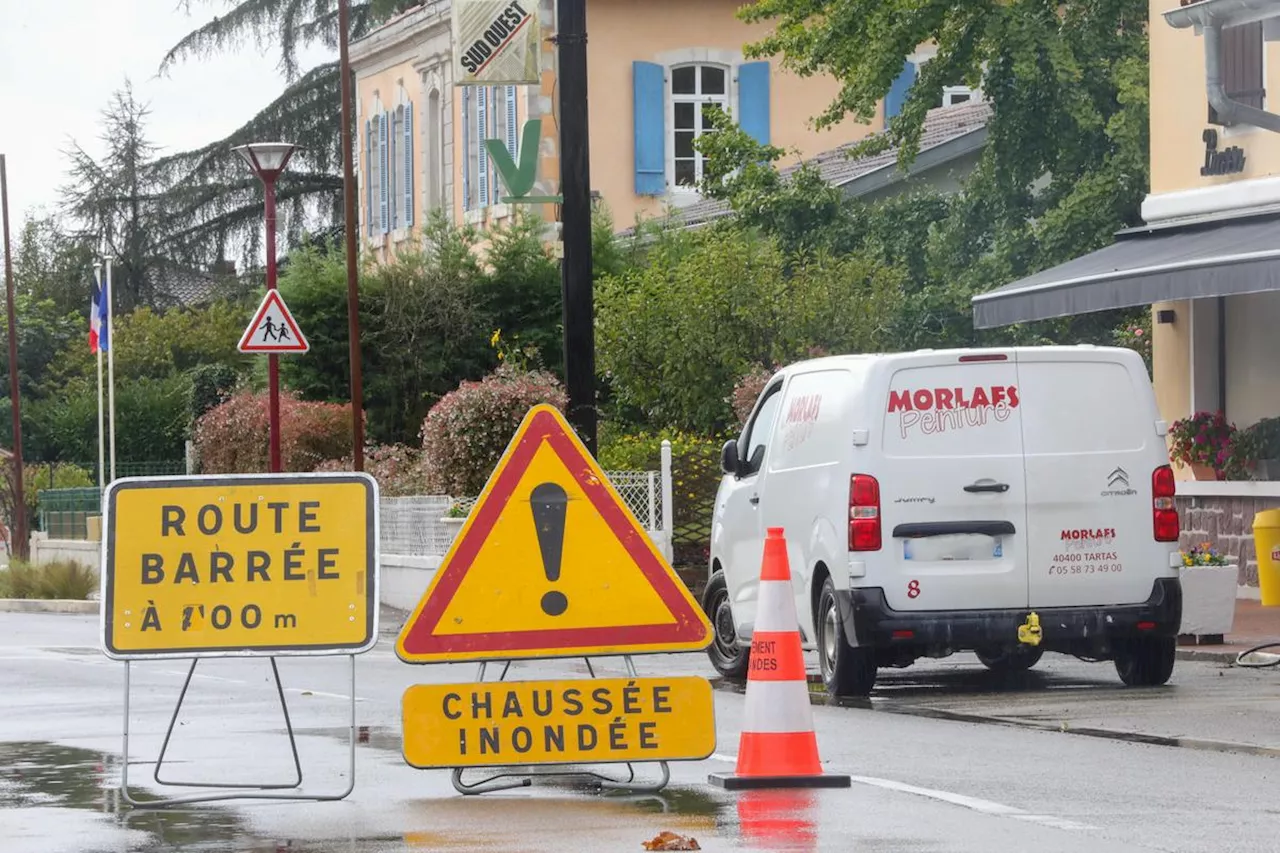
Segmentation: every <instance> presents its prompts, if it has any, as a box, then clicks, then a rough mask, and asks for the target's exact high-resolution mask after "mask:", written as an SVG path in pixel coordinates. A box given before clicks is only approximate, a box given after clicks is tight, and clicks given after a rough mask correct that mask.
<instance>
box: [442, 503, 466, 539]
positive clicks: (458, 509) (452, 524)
mask: <svg viewBox="0 0 1280 853" xmlns="http://www.w3.org/2000/svg"><path fill="white" fill-rule="evenodd" d="M468 515H470V510H469V509H468V508H467V507H466V506H464V505H463V503H462V501H459V500H455V501H452V502H451V503H450V504H449V510H448V511H447V512H446V513H445V514H444V518H442V519H440V523H441V524H443V525H444V527H445V529H446V530H448V531H449V534H450V536H449V538H450V541H452V540H453V539H456V538H458V531H460V530H462V525H464V524H466V523H467V516H468Z"/></svg>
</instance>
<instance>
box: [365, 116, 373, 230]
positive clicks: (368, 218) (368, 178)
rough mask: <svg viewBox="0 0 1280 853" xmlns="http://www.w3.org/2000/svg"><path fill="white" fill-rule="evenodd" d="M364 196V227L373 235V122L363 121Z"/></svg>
mask: <svg viewBox="0 0 1280 853" xmlns="http://www.w3.org/2000/svg"><path fill="white" fill-rule="evenodd" d="M364 197H365V208H366V210H365V227H367V228H368V229H369V236H370V237H372V236H373V122H371V121H366V122H365V123H364Z"/></svg>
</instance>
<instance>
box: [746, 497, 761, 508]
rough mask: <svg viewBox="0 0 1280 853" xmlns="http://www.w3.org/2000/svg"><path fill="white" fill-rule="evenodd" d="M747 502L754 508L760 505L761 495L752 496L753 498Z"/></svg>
mask: <svg viewBox="0 0 1280 853" xmlns="http://www.w3.org/2000/svg"><path fill="white" fill-rule="evenodd" d="M747 502H748V503H750V504H751V505H752V506H754V505H756V504H758V503H760V496H759V495H752V496H751V497H749V498H747Z"/></svg>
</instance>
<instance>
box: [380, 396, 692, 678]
mask: <svg viewBox="0 0 1280 853" xmlns="http://www.w3.org/2000/svg"><path fill="white" fill-rule="evenodd" d="M711 636H712V635H711V625H710V623H709V622H708V621H707V617H706V616H705V615H704V614H703V612H702V608H701V607H700V606H699V605H698V602H697V601H695V600H694V598H693V596H692V595H691V594H690V593H689V590H688V589H687V588H686V587H685V585H684V583H683V582H682V581H681V580H680V578H679V577H678V576H677V575H676V573H675V571H674V570H672V568H671V566H670V565H668V563H667V561H666V560H665V559H664V558H663V556H662V554H661V553H660V552H659V551H658V549H657V548H656V547H655V546H654V544H653V542H652V540H650V538H649V536H648V534H647V533H646V532H645V530H644V528H643V527H641V525H640V523H639V522H638V521H637V520H636V518H635V516H634V515H632V514H631V511H630V510H628V509H627V506H626V504H625V503H624V502H623V500H622V498H621V497H620V496H619V495H618V493H617V492H616V491H615V490H614V488H613V486H612V485H610V483H609V481H608V479H607V478H606V477H605V475H604V472H603V471H601V470H600V466H599V465H597V464H596V461H595V460H594V459H592V458H591V455H590V454H589V453H588V452H587V450H586V448H585V447H583V445H582V443H581V442H580V441H579V440H578V438H577V437H576V436H575V435H574V434H573V431H572V430H571V429H570V428H569V425H568V424H567V423H566V422H565V420H564V417H563V416H562V415H561V414H560V412H558V411H557V410H556V409H554V408H552V407H550V406H536V407H534V408H533V409H532V410H531V411H530V412H529V414H528V415H526V416H525V419H524V422H523V423H522V424H521V425H520V429H519V430H518V431H517V432H516V435H515V437H514V438H513V439H512V440H511V444H510V445H509V446H508V447H507V451H506V453H505V454H504V455H503V457H502V459H501V460H500V461H499V463H498V466H497V468H496V469H495V470H494V472H493V474H492V475H491V476H490V478H489V482H488V484H487V485H486V486H485V489H484V492H483V493H482V494H481V496H480V499H479V501H478V502H477V504H476V506H475V509H473V510H472V512H471V515H470V516H469V517H468V518H467V521H466V523H465V524H464V526H463V528H462V530H461V532H460V533H459V534H458V537H457V539H456V541H455V542H454V544H453V546H452V548H450V550H449V553H448V554H447V555H446V556H445V559H444V562H443V564H442V565H441V567H440V569H439V571H437V572H436V573H435V576H434V577H433V578H432V581H431V586H430V587H429V588H428V589H427V592H426V595H425V596H424V597H423V600H422V602H421V603H419V605H418V607H417V609H416V610H415V611H414V613H413V615H412V616H411V617H410V618H409V619H408V620H407V621H406V622H405V626H404V629H403V630H402V631H401V633H400V638H399V641H398V642H397V644H396V651H397V653H398V654H399V655H400V657H401V659H402V660H405V661H408V662H410V663H429V662H434V661H449V660H510V659H513V658H540V657H565V656H575V657H576V656H581V655H587V654H590V655H616V654H643V653H649V652H671V651H697V650H701V649H704V648H706V647H707V645H708V644H709V643H710V642H711Z"/></svg>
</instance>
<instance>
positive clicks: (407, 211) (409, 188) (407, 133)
mask: <svg viewBox="0 0 1280 853" xmlns="http://www.w3.org/2000/svg"><path fill="white" fill-rule="evenodd" d="M402 183H403V189H404V227H406V228H412V227H413V104H412V103H409V104H405V105H404V181H403V182H402Z"/></svg>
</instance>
